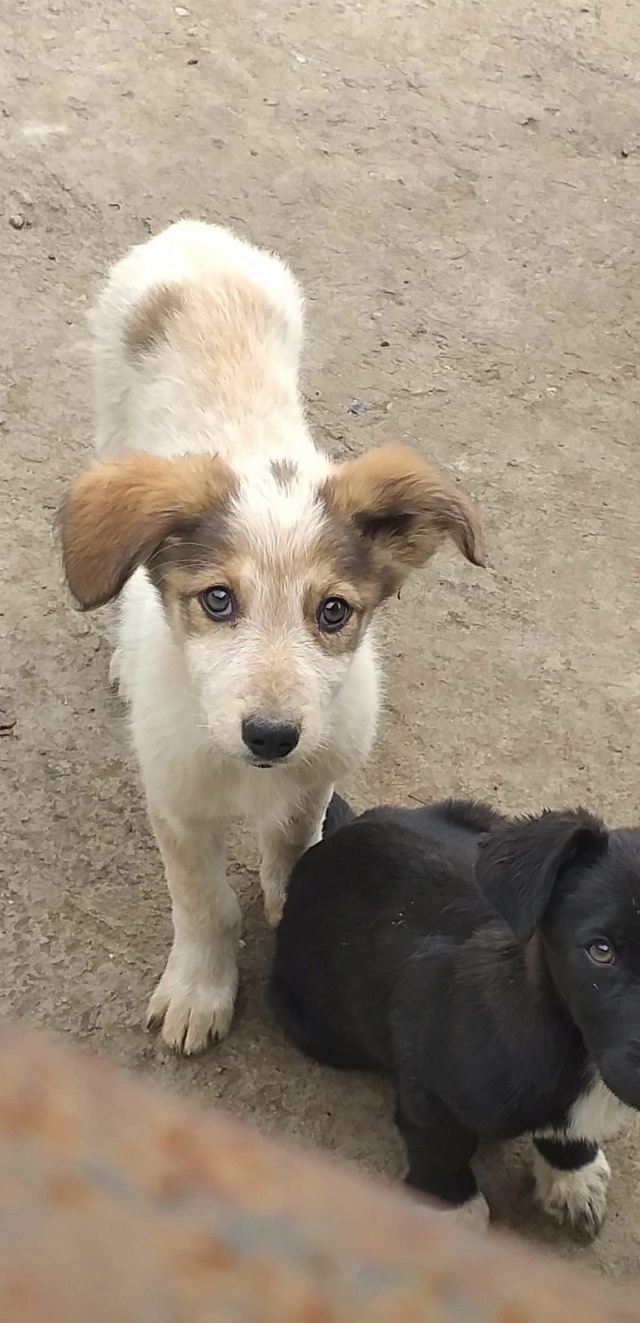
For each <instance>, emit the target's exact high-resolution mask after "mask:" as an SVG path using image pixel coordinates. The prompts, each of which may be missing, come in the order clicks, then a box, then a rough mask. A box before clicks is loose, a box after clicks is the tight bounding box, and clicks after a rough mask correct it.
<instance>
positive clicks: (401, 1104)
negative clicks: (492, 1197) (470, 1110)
mask: <svg viewBox="0 0 640 1323" xmlns="http://www.w3.org/2000/svg"><path fill="white" fill-rule="evenodd" d="M396 1125H397V1126H398V1129H399V1131H400V1134H401V1135H402V1138H403V1139H404V1142H405V1144H406V1148H407V1157H408V1159H409V1170H408V1173H407V1177H406V1183H407V1185H408V1186H410V1187H411V1189H413V1190H419V1191H420V1193H421V1194H426V1195H429V1196H430V1197H431V1198H432V1199H437V1200H438V1201H439V1202H440V1203H441V1204H444V1205H446V1207H445V1209H444V1210H443V1211H444V1212H447V1213H450V1214H455V1217H456V1221H461V1222H463V1223H464V1224H465V1225H467V1226H469V1227H474V1228H475V1229H476V1230H484V1228H485V1227H486V1226H487V1224H488V1222H489V1208H488V1205H487V1202H486V1200H485V1198H484V1195H482V1194H481V1193H480V1191H479V1190H478V1186H477V1184H476V1178H475V1176H474V1174H473V1171H472V1169H471V1165H470V1164H471V1159H472V1157H473V1155H474V1153H475V1151H476V1148H477V1146H478V1140H477V1136H476V1135H474V1134H473V1133H472V1131H470V1130H467V1129H465V1127H464V1126H463V1125H461V1124H460V1122H459V1121H458V1120H457V1119H456V1117H455V1116H453V1114H452V1113H451V1112H450V1111H449V1110H448V1108H447V1107H445V1106H444V1103H442V1102H440V1099H439V1098H436V1097H434V1096H433V1095H430V1096H429V1097H427V1098H426V1099H423V1100H422V1102H421V1104H420V1106H419V1107H418V1108H416V1104H415V1098H411V1097H410V1090H407V1091H406V1092H405V1095H404V1097H403V1091H402V1088H401V1089H400V1093H399V1098H398V1104H397V1107H396Z"/></svg>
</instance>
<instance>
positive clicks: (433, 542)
mask: <svg viewBox="0 0 640 1323" xmlns="http://www.w3.org/2000/svg"><path fill="white" fill-rule="evenodd" d="M326 498H327V501H328V503H329V504H330V505H331V507H332V508H333V509H334V510H336V511H337V512H339V513H340V514H342V515H345V516H347V517H348V518H350V519H351V520H352V522H353V523H354V524H355V526H356V528H357V529H358V531H359V532H360V534H361V536H362V537H363V538H365V539H367V540H368V541H369V542H370V543H371V545H372V549H375V551H376V553H377V555H378V556H379V557H380V558H381V559H382V560H383V561H384V562H385V563H386V566H387V569H389V570H391V572H392V575H393V576H394V578H395V586H396V587H397V586H398V585H399V584H400V583H401V582H402V580H403V579H404V578H405V576H406V575H407V574H408V573H409V571H410V570H412V569H417V568H419V567H420V566H422V565H425V564H426V562H427V561H428V560H430V558H431V556H433V554H434V552H435V551H437V549H438V547H439V546H440V544H441V542H442V541H443V539H444V538H445V537H447V536H448V537H451V538H453V541H454V542H455V543H456V546H458V547H459V548H460V551H461V552H462V554H463V556H466V558H467V560H470V561H471V562H472V564H473V565H484V564H485V551H484V545H483V540H482V531H481V528H480V521H479V519H478V516H477V514H476V513H475V510H474V509H473V506H472V505H471V502H470V501H469V500H468V498H467V497H466V496H465V495H464V493H463V492H461V491H460V490H459V489H458V488H457V487H456V486H455V484H454V483H452V482H450V481H449V479H448V478H445V477H444V475H443V474H442V473H439V472H438V470H437V469H435V468H433V467H432V466H431V464H428V463H427V461H426V460H424V459H423V458H422V456H421V455H418V454H417V453H416V452H415V451H413V450H410V449H409V447H408V446H400V445H398V446H393V445H390V446H380V447H379V448H378V449H377V450H370V451H369V452H368V453H367V454H366V455H362V456H361V457H360V458H359V459H352V460H349V461H348V462H347V463H346V464H341V465H340V467H339V468H338V469H336V471H335V472H334V473H333V474H332V475H331V477H330V479H329V481H328V483H327V488H326Z"/></svg>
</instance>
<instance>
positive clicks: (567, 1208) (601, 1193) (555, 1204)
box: [533, 1149, 611, 1236]
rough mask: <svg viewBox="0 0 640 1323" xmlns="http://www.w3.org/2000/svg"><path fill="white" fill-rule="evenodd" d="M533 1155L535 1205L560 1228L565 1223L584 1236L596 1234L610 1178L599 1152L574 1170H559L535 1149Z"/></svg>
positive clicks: (608, 1170)
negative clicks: (583, 1233) (584, 1234)
mask: <svg viewBox="0 0 640 1323" xmlns="http://www.w3.org/2000/svg"><path fill="white" fill-rule="evenodd" d="M534 1152H535V1156H534V1166H533V1172H534V1179H535V1192H536V1201H537V1203H539V1205H540V1207H541V1208H542V1209H543V1211H544V1212H545V1213H546V1214H547V1215H548V1216H549V1217H551V1218H553V1221H554V1222H557V1223H558V1224H559V1225H560V1226H564V1225H565V1224H568V1225H569V1226H573V1227H576V1228H577V1229H578V1230H580V1231H583V1232H585V1233H586V1234H587V1235H590V1236H594V1235H596V1233H597V1232H598V1231H599V1230H600V1227H601V1226H602V1223H603V1221H604V1218H605V1214H606V1211H607V1189H608V1186H609V1180H610V1178H611V1168H610V1166H609V1163H608V1162H607V1159H606V1158H605V1156H604V1153H603V1152H602V1150H601V1149H598V1152H597V1153H596V1156H595V1158H593V1160H592V1161H591V1162H587V1163H586V1164H585V1166H584V1167H579V1168H578V1169H577V1170H576V1171H560V1170H559V1169H558V1168H557V1167H552V1166H551V1165H550V1164H549V1163H548V1162H547V1161H546V1160H545V1158H543V1156H542V1154H541V1153H538V1151H537V1149H536V1150H535V1151H534Z"/></svg>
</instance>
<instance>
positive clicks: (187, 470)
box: [61, 447, 483, 767]
mask: <svg viewBox="0 0 640 1323" xmlns="http://www.w3.org/2000/svg"><path fill="white" fill-rule="evenodd" d="M61 531H62V543H63V554H64V563H65V568H66V573H67V578H68V582H69V586H70V588H71V591H72V593H73V594H74V596H75V597H76V599H77V600H78V602H79V603H80V605H81V606H83V607H84V608H86V609H90V608H92V607H96V606H100V605H102V604H103V603H105V602H108V601H110V600H111V599H112V598H114V597H115V596H116V595H117V594H118V593H119V592H120V590H121V589H122V588H123V587H124V585H125V583H126V582H127V580H128V578H129V577H130V576H131V575H132V574H133V572H134V570H136V569H137V568H139V567H141V566H143V567H144V568H145V570H146V573H147V575H148V577H149V579H150V580H151V582H152V583H153V584H154V586H155V588H156V590H157V593H158V597H159V600H160V602H161V604H162V607H163V608H164V611H165V614H166V616H167V619H168V621H169V624H170V626H171V628H172V630H173V633H174V636H175V638H176V640H177V641H178V643H179V645H180V647H181V648H182V650H183V653H184V657H185V662H186V665H187V668H188V670H189V672H190V675H191V679H192V681H193V683H194V685H195V688H196V691H197V693H198V696H199V700H200V703H201V707H202V710H203V714H204V724H205V725H206V727H207V729H208V731H209V732H210V739H211V742H212V743H214V744H215V745H216V746H217V748H218V749H219V751H220V752H221V753H222V754H224V755H226V756H228V757H235V758H241V759H242V760H243V761H245V762H251V763H253V764H254V765H258V766H270V767H271V766H274V765H275V764H282V763H284V762H285V761H286V762H287V763H292V762H295V761H296V760H298V759H301V758H306V757H309V756H311V755H313V754H314V753H315V752H316V751H317V749H318V748H319V747H321V746H325V745H327V744H330V743H332V741H333V740H334V739H336V738H337V739H338V740H339V738H340V732H339V730H338V731H337V730H334V728H333V727H334V724H335V723H336V720H337V718H336V714H335V708H334V700H335V698H336V696H337V694H338V692H339V690H340V688H341V686H342V684H343V683H344V680H345V677H346V676H347V674H348V671H349V668H350V666H351V662H352V660H353V657H354V654H355V652H356V651H357V648H358V645H359V643H360V641H361V639H362V638H363V635H364V633H365V632H366V629H367V627H368V625H369V623H370V621H371V618H372V616H373V614H374V612H375V610H376V609H377V607H378V606H379V605H380V603H381V602H382V601H383V600H384V599H385V598H386V597H388V596H389V595H390V594H392V593H394V592H396V591H397V590H398V588H399V587H400V585H401V583H402V582H403V580H404V579H405V578H406V576H407V574H408V573H409V572H410V571H411V570H412V569H415V568H417V567H419V566H421V565H424V564H425V563H426V562H427V561H428V560H429V559H430V558H431V556H432V555H433V554H434V552H435V551H436V550H437V548H438V546H439V545H440V543H441V542H442V541H443V539H444V538H445V537H447V536H449V537H451V538H452V539H453V541H454V542H455V543H456V545H457V546H458V547H459V548H460V550H461V551H462V552H463V554H464V555H465V556H466V557H467V559H468V560H470V561H472V562H474V563H475V564H482V563H483V551H482V543H481V534H480V529H479V524H478V521H477V517H476V515H475V513H474V511H473V509H472V507H471V505H470V503H469V502H468V501H467V499H466V497H465V496H464V495H463V494H462V492H460V491H458V489H457V488H456V487H455V486H454V485H453V484H452V483H450V482H448V481H447V479H446V478H444V477H443V476H442V475H441V474H439V473H438V472H437V471H436V470H435V469H433V468H432V467H431V466H430V465H429V464H427V463H426V462H425V461H424V460H422V459H421V458H420V457H419V456H418V455H416V454H414V453H413V452H412V451H410V450H407V449H405V448H404V447H386V448H383V449H380V450H378V451H373V452H371V453H370V454H368V455H365V456H364V457H363V458H361V459H357V460H351V461H349V462H348V463H346V464H343V465H339V466H336V467H333V468H332V467H330V466H329V465H328V464H327V463H326V462H325V461H324V460H319V461H318V466H317V469H316V471H315V472H314V471H310V469H309V466H308V465H305V467H304V468H303V467H302V466H300V467H298V466H297V465H296V464H295V463H294V462H293V461H291V460H289V459H282V460H279V461H278V460H273V461H269V460H262V459H260V460H258V461H253V462H252V463H250V464H248V465H247V466H246V467H245V468H244V469H242V470H238V471H236V470H234V469H232V468H231V467H230V466H229V465H228V464H227V463H226V462H225V461H224V460H222V459H221V458H219V457H216V456H211V455H206V456H202V455H189V456H185V457H182V458H176V459H162V458H159V457H158V456H154V455H144V454H136V455H130V456H127V457H125V458H124V459H120V460H116V461H114V462H112V463H109V464H102V465H98V466H97V467H95V468H94V469H92V470H91V471H90V472H88V473H86V474H85V475H84V476H83V477H82V478H80V479H79V481H78V482H77V483H76V485H75V487H73V489H72V490H71V493H70V495H69V497H68V498H67V501H66V503H65V506H64V508H63V510H62V514H61Z"/></svg>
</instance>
